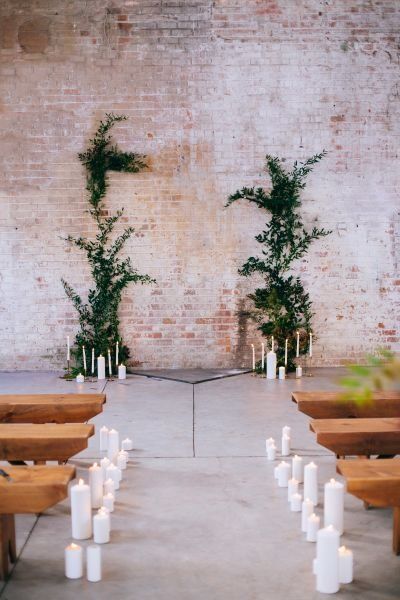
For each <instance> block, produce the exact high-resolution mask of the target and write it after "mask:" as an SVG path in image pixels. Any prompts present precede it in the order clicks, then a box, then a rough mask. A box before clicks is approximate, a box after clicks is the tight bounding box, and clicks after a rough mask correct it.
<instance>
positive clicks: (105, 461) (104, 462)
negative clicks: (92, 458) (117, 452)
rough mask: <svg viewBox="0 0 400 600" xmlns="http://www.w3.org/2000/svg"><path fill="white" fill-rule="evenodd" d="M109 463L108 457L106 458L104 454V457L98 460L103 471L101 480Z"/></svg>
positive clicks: (104, 477) (104, 478)
mask: <svg viewBox="0 0 400 600" xmlns="http://www.w3.org/2000/svg"><path fill="white" fill-rule="evenodd" d="M109 465H111V460H110V459H109V458H107V456H105V457H104V458H102V459H101V461H100V466H101V468H102V471H103V481H105V480H106V479H107V478H106V474H107V473H106V471H107V467H108V466H109Z"/></svg>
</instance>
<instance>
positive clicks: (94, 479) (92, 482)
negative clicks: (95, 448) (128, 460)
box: [89, 462, 103, 508]
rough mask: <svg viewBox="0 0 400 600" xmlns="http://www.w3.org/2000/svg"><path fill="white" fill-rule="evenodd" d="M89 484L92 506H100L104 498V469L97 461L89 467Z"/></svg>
mask: <svg viewBox="0 0 400 600" xmlns="http://www.w3.org/2000/svg"><path fill="white" fill-rule="evenodd" d="M89 486H90V498H91V503H92V508H99V507H100V506H101V503H102V500H103V469H102V468H101V467H100V466H99V465H98V464H97V463H96V462H95V463H94V464H93V465H92V466H91V467H89Z"/></svg>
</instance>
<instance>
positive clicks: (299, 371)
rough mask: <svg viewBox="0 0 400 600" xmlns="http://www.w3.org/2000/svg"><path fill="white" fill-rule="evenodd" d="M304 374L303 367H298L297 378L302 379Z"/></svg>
mask: <svg viewBox="0 0 400 600" xmlns="http://www.w3.org/2000/svg"><path fill="white" fill-rule="evenodd" d="M302 376H303V369H302V368H301V367H296V379H300V378H301V377H302Z"/></svg>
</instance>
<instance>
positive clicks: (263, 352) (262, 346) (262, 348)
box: [261, 342, 265, 371]
mask: <svg viewBox="0 0 400 600" xmlns="http://www.w3.org/2000/svg"><path fill="white" fill-rule="evenodd" d="M264 349H265V346H264V342H262V343H261V369H262V370H263V371H264V357H265V350H264Z"/></svg>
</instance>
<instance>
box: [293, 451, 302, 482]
mask: <svg viewBox="0 0 400 600" xmlns="http://www.w3.org/2000/svg"><path fill="white" fill-rule="evenodd" d="M292 477H294V479H297V481H298V482H299V483H302V482H303V459H302V458H301V456H297V454H295V455H294V457H293V458H292Z"/></svg>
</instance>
